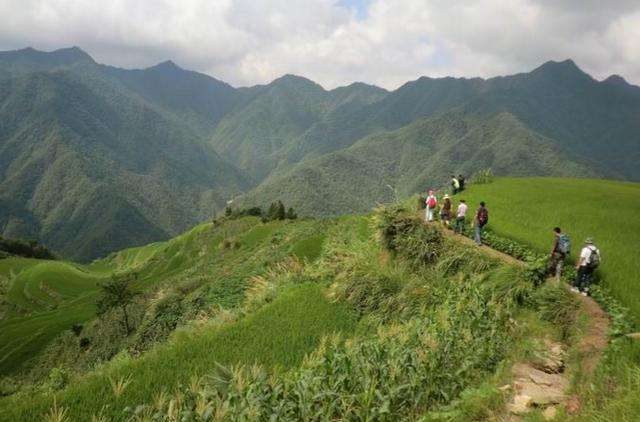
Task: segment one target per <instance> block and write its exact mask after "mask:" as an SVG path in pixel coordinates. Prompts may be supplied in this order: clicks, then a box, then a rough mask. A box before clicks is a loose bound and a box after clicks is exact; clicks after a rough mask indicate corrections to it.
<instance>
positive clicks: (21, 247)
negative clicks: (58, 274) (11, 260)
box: [0, 236, 56, 259]
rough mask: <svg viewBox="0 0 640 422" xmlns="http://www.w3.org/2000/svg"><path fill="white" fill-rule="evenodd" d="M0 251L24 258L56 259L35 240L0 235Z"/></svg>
mask: <svg viewBox="0 0 640 422" xmlns="http://www.w3.org/2000/svg"><path fill="white" fill-rule="evenodd" d="M0 252H6V253H7V254H8V255H16V256H22V257H25V258H37V259H56V256H55V255H54V254H53V253H52V252H51V251H50V250H49V249H47V248H46V247H45V246H43V245H40V244H38V242H37V241H35V240H29V241H27V240H20V239H7V238H4V237H2V236H0Z"/></svg>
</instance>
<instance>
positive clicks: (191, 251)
mask: <svg viewBox="0 0 640 422" xmlns="http://www.w3.org/2000/svg"><path fill="white" fill-rule="evenodd" d="M325 228H326V224H325V223H322V222H317V221H309V222H300V223H297V224H295V225H292V224H286V223H285V222H280V221H274V222H271V223H268V224H261V223H260V220H259V219H257V218H244V219H241V220H234V221H229V222H227V223H225V224H224V226H223V227H214V225H213V224H212V223H204V224H201V225H198V226H196V227H194V228H193V229H191V230H189V231H187V232H185V233H184V234H182V235H180V236H177V237H176V238H173V239H171V240H169V241H166V242H158V243H152V244H149V245H146V246H142V247H137V248H131V249H126V250H123V251H120V252H116V253H114V254H111V255H110V256H108V257H107V258H105V259H103V260H99V261H95V262H93V263H92V264H90V265H79V264H74V263H69V262H64V261H39V260H34V259H24V258H9V259H4V260H0V277H3V278H4V279H5V280H7V281H8V286H9V288H8V290H7V294H6V298H5V299H6V301H7V302H8V303H9V304H10V307H9V308H8V309H9V311H5V314H4V316H3V317H2V319H0V376H1V375H6V374H11V373H14V372H16V371H19V370H22V369H24V368H25V367H28V365H29V363H30V362H31V361H32V358H34V357H35V356H37V354H38V353H39V352H40V351H41V350H42V349H43V348H44V347H45V346H46V345H47V344H48V343H49V342H50V341H51V340H52V339H54V338H55V337H56V336H57V335H59V334H60V333H61V332H63V331H65V330H68V329H70V328H71V326H72V325H73V324H77V323H82V322H84V321H87V320H90V319H92V318H93V317H95V302H96V300H97V298H98V294H99V288H98V284H99V283H100V282H101V281H104V280H107V279H108V278H109V277H110V276H111V275H112V274H113V273H135V274H137V276H138V278H137V281H136V283H135V286H134V287H135V288H136V289H137V290H145V289H147V288H149V287H151V286H154V285H158V284H161V283H164V284H168V285H171V284H174V283H178V282H184V281H185V280H187V281H192V282H193V283H195V284H196V285H209V287H208V295H209V299H208V300H212V301H214V302H216V303H217V304H219V305H221V306H227V307H232V306H235V305H236V304H237V303H238V301H239V300H241V298H242V296H243V293H244V288H245V286H246V282H247V279H248V278H249V277H251V276H253V275H256V274H259V273H260V272H262V271H264V270H265V269H267V268H268V267H269V266H270V265H271V264H272V263H273V262H277V261H278V260H280V259H283V258H285V257H286V256H289V255H296V256H298V257H299V258H306V259H313V258H317V256H318V255H319V253H320V248H321V246H322V239H323V236H324V235H323V230H324V229H325ZM229 239H231V240H233V241H234V242H235V243H234V245H235V246H234V247H231V248H226V247H225V246H224V245H223V243H224V242H223V240H229ZM257 251H261V252H259V253H258V252H257ZM213 281H215V282H214V283H212V282H213Z"/></svg>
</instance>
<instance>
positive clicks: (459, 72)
mask: <svg viewBox="0 0 640 422" xmlns="http://www.w3.org/2000/svg"><path fill="white" fill-rule="evenodd" d="M348 3H349V0H344V1H341V2H340V4H348ZM609 3H611V4H606V5H604V6H603V2H600V1H597V0H564V1H558V0H502V1H498V0H478V1H470V0H462V1H456V2H451V1H448V0H371V1H370V2H369V9H368V11H367V13H366V14H362V13H358V12H357V11H356V9H355V8H352V9H349V8H347V7H344V6H341V5H339V4H338V2H337V1H336V0H270V1H268V0H182V1H179V2H178V1H172V0H155V1H151V0H136V1H134V0H129V1H126V0H111V1H109V2H95V1H92V0H3V1H2V2H1V3H0V16H2V25H0V49H11V48H22V47H25V46H28V45H31V46H34V47H36V48H40V49H55V48H60V47H65V46H71V45H78V46H80V47H82V48H84V49H85V50H87V51H88V52H89V53H90V54H91V55H93V56H94V58H95V59H96V60H98V61H100V62H104V63H108V64H113V65H118V66H124V67H145V66H149V65H152V64H155V63H157V62H159V61H162V60H166V59H172V60H174V61H176V62H177V63H178V64H180V65H181V66H183V67H185V68H190V69H195V70H199V71H203V72H206V73H209V74H211V75H213V76H216V77H218V78H220V79H223V80H226V81H228V82H230V83H232V84H234V85H248V84H254V83H265V82H269V81H270V80H272V79H274V78H276V77H278V76H280V75H282V74H284V73H295V74H300V75H303V76H307V77H309V78H310V79H313V80H315V81H317V82H319V83H321V84H323V85H324V86H326V87H334V86H336V85H342V84H346V83H350V82H352V81H356V80H358V81H364V82H370V83H375V84H378V85H381V86H384V87H387V88H395V87H396V86H398V85H399V84H401V83H403V82H405V81H407V80H410V79H415V78H417V77H419V76H422V75H427V76H444V75H453V76H483V77H487V76H493V75H497V74H507V73H514V72H521V71H528V70H530V69H532V68H534V67H536V66H538V65H539V64H541V63H542V62H545V61H547V60H551V59H555V60H562V59H565V58H573V59H574V60H575V61H576V62H577V63H578V65H579V66H581V67H582V68H583V69H584V70H586V71H587V72H589V73H591V74H593V75H594V76H595V77H598V78H602V77H606V76H608V75H609V74H611V73H619V74H621V75H622V76H624V77H625V78H627V79H628V80H630V81H631V82H633V83H636V84H638V83H640V44H639V43H638V42H637V40H638V39H640V2H638V1H635V0H630V1H626V0H619V1H615V2H609Z"/></svg>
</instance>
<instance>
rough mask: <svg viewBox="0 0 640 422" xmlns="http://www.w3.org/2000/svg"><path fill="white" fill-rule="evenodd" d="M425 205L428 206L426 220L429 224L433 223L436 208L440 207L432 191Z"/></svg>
mask: <svg viewBox="0 0 640 422" xmlns="http://www.w3.org/2000/svg"><path fill="white" fill-rule="evenodd" d="M424 203H425V204H427V209H426V220H427V222H431V221H433V216H434V215H435V213H436V207H437V206H438V199H437V198H436V196H435V195H434V194H433V191H432V190H430V191H429V196H427V199H426V200H425V201H424Z"/></svg>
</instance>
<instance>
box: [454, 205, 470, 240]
mask: <svg viewBox="0 0 640 422" xmlns="http://www.w3.org/2000/svg"><path fill="white" fill-rule="evenodd" d="M468 208H469V207H468V206H467V202H466V201H465V200H464V199H461V200H460V204H459V205H458V209H457V210H456V224H455V226H454V227H453V231H454V232H456V233H460V234H464V220H465V218H466V215H467V209H468Z"/></svg>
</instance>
